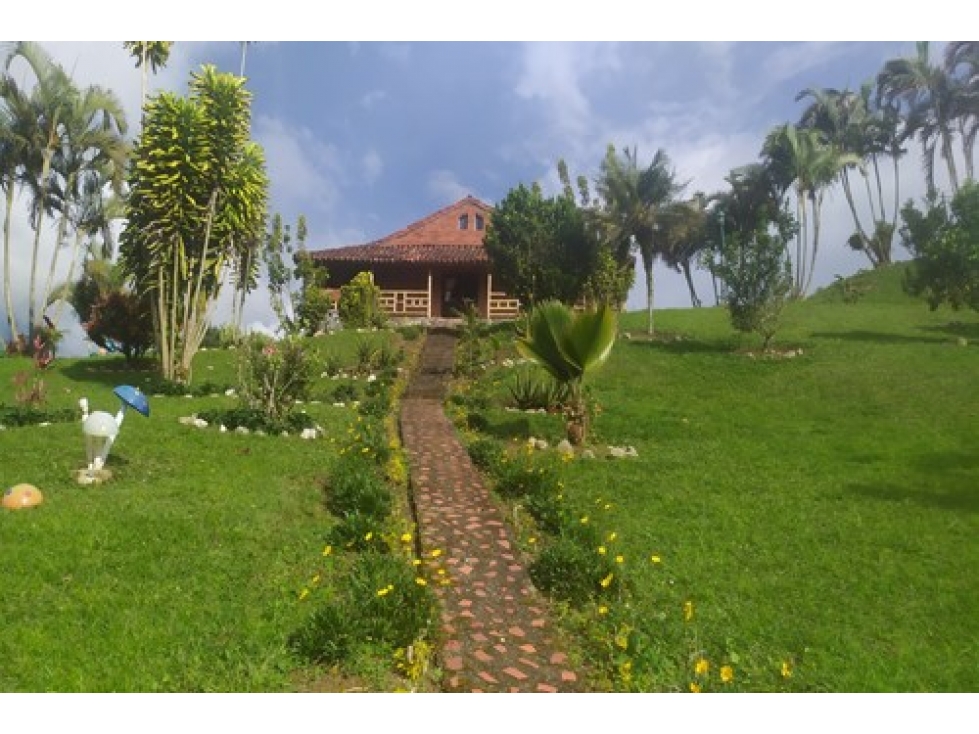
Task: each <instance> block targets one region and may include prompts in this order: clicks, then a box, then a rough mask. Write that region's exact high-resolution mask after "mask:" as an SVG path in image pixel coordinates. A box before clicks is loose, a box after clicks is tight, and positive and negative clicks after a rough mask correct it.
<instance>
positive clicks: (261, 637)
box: [0, 333, 363, 692]
mask: <svg viewBox="0 0 979 734" xmlns="http://www.w3.org/2000/svg"><path fill="white" fill-rule="evenodd" d="M357 338H359V337H357V336H356V335H354V334H352V333H351V334H343V335H338V336H333V337H328V338H323V339H321V340H317V342H316V344H317V348H318V349H319V350H320V351H321V352H322V353H324V354H325V353H327V352H334V353H337V354H338V356H341V357H342V359H343V361H344V363H346V364H349V363H351V362H352V361H356V360H355V357H354V349H355V343H356V339H357ZM234 364H235V362H234V352H231V351H226V350H212V351H206V352H203V353H201V354H200V355H199V357H198V358H197V360H196V361H195V371H196V375H197V381H198V382H204V381H212V382H214V383H215V384H217V385H223V384H234V375H235V370H234ZM29 366H30V361H29V360H26V359H19V358H18V359H12V358H4V359H0V403H6V404H7V405H10V404H11V403H12V402H13V389H12V378H13V376H14V375H15V374H16V373H18V372H20V371H21V370H24V369H27V368H29ZM122 366H123V363H122V360H121V358H92V359H81V360H67V359H65V360H56V361H55V363H54V365H53V366H52V367H51V368H49V370H47V371H46V372H45V374H44V379H45V380H46V382H47V387H48V395H49V399H48V407H51V408H57V407H73V406H75V405H76V404H77V400H78V398H79V397H81V396H86V397H87V398H88V399H89V402H90V404H91V409H92V410H108V411H110V412H113V413H114V412H115V411H116V409H117V407H118V404H119V403H118V400H117V399H116V398H115V397H114V396H113V394H112V387H113V386H115V385H118V384H133V385H137V386H139V385H142V384H144V383H145V381H146V380H147V378H148V374H149V373H146V372H127V371H125V370H122V369H121V368H122ZM362 383H363V381H361V384H362ZM336 384H338V383H337V382H335V381H332V380H329V379H317V381H316V386H315V388H314V394H313V396H311V397H312V398H315V399H318V400H320V402H319V403H318V404H305V405H304V406H303V408H304V409H306V410H308V411H309V412H310V414H312V415H313V416H314V417H315V418H316V420H317V422H318V423H319V424H320V425H321V426H322V427H323V428H324V429H325V431H326V434H327V438H323V439H319V440H316V441H306V440H302V439H300V438H298V437H288V438H284V437H279V436H276V437H272V436H265V437H258V436H253V435H250V436H240V435H235V434H233V433H227V434H221V433H219V432H218V430H217V429H215V428H213V427H209V428H207V429H197V428H193V427H188V426H185V425H181V424H180V423H179V422H178V418H179V417H181V416H188V415H191V414H192V413H195V412H197V411H199V410H203V409H204V408H207V407H215V406H225V407H228V408H230V407H233V406H234V405H235V404H236V402H235V399H234V398H231V397H225V396H224V395H223V394H221V395H220V396H219V397H201V398H194V399H190V398H185V397H182V396H178V397H156V396H152V395H151V396H150V398H149V401H150V408H151V414H150V417H149V418H144V417H143V416H140V415H139V414H137V413H135V412H133V411H130V412H128V413H127V417H126V419H125V421H124V423H123V426H122V429H121V431H120V433H119V437H118V439H117V441H116V443H115V445H114V447H113V449H112V452H111V454H110V455H109V459H108V463H107V467H108V468H109V469H110V470H111V471H112V472H113V478H112V480H111V481H110V482H108V483H107V484H104V485H102V486H89V487H84V486H80V485H78V484H76V483H75V481H74V479H73V477H72V473H73V471H74V470H76V469H78V468H81V467H82V466H83V465H84V464H85V448H84V441H83V437H82V433H81V427H80V422H75V423H62V424H53V425H50V426H46V427H37V426H33V427H22V428H8V429H7V430H3V431H0V457H2V461H0V487H3V488H4V489H5V488H7V487H10V486H12V485H14V484H17V483H20V482H29V483H31V484H34V485H36V486H37V487H38V488H40V489H41V491H42V492H43V494H44V497H45V502H44V504H42V505H41V506H40V507H37V508H35V509H28V510H18V511H7V510H3V511H0V551H2V558H3V572H2V573H0V619H2V629H3V634H0V690H3V691H93V692H97V691H146V692H151V691H288V690H296V689H297V688H301V687H302V686H303V685H306V684H307V683H309V684H312V681H311V679H312V678H314V677H315V676H317V675H318V672H317V671H313V670H309V669H306V668H304V666H303V665H302V664H301V663H300V662H299V661H297V660H296V659H295V658H294V657H293V656H292V655H291V654H290V652H289V650H288V649H287V637H288V635H289V634H290V633H292V632H293V631H294V630H295V629H296V628H297V626H298V625H299V623H300V621H301V620H302V619H303V618H304V617H305V615H306V613H307V611H308V609H307V608H306V606H304V605H303V604H300V603H298V602H297V598H298V594H299V593H300V591H301V589H302V588H303V587H304V586H305V585H306V584H308V579H309V578H310V576H311V575H312V574H313V573H314V572H316V571H317V570H318V568H319V565H320V564H321V562H322V557H321V551H322V549H323V537H324V533H325V529H326V528H327V527H328V525H329V520H328V517H327V512H326V510H325V508H324V506H323V480H324V477H325V476H326V475H327V474H328V472H329V470H330V467H331V465H332V463H333V461H334V459H335V453H336V449H335V448H334V446H333V444H331V442H330V440H329V437H330V436H342V435H344V434H345V431H346V429H347V427H348V426H349V425H351V424H352V423H353V422H354V421H355V420H356V412H355V411H354V410H352V409H351V408H350V407H346V408H335V407H333V405H332V403H333V400H332V398H331V397H330V391H331V390H332V389H333V388H334V387H335V386H336Z"/></svg>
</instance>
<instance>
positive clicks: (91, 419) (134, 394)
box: [78, 385, 150, 479]
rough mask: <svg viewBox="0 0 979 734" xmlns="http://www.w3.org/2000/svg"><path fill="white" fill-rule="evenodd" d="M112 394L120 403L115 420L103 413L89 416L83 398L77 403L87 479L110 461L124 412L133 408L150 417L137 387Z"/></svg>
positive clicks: (143, 397) (146, 405) (130, 387)
mask: <svg viewBox="0 0 979 734" xmlns="http://www.w3.org/2000/svg"><path fill="white" fill-rule="evenodd" d="M113 393H115V395H116V397H117V398H119V400H120V401H121V402H122V405H120V407H119V412H117V413H116V414H115V415H114V416H113V415H111V414H110V413H106V412H105V411H102V410H96V411H93V412H92V413H89V412H88V399H87V398H82V399H81V400H79V401H78V406H79V407H80V408H81V409H82V433H84V434H85V453H86V455H87V457H88V477H89V479H91V478H92V477H93V473H94V472H99V471H102V469H103V467H104V466H105V462H106V459H108V458H109V450H110V449H111V448H112V444H113V443H114V442H115V440H116V437H117V436H118V435H119V429H120V428H121V427H122V421H123V419H124V418H125V417H126V409H127V408H132V409H133V410H135V411H136V412H138V413H140V414H142V415H145V416H147V417H148V416H149V414H150V405H149V402H148V401H147V399H146V396H145V395H144V394H143V393H142V392H140V390H139V388H138V387H133V386H132V385H119V386H118V387H117V388H116V389H115V390H113Z"/></svg>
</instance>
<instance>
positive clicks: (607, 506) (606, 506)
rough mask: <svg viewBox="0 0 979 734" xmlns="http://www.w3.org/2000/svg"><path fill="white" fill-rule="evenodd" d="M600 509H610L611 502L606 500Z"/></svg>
mask: <svg viewBox="0 0 979 734" xmlns="http://www.w3.org/2000/svg"><path fill="white" fill-rule="evenodd" d="M602 509H604V510H611V509H612V503H611V502H606V503H605V504H604V505H603V507H602Z"/></svg>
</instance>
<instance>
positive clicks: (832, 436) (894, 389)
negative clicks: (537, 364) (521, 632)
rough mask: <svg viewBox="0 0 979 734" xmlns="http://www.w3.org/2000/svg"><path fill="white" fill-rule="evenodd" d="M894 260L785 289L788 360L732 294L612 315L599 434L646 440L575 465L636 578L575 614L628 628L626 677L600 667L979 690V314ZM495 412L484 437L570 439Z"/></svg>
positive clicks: (586, 627)
mask: <svg viewBox="0 0 979 734" xmlns="http://www.w3.org/2000/svg"><path fill="white" fill-rule="evenodd" d="M899 276H900V270H899V269H895V270H894V271H893V272H890V273H886V274H883V275H882V276H881V275H879V276H878V277H877V278H875V279H874V280H873V281H872V284H873V286H874V287H873V289H872V290H871V291H869V292H868V293H867V294H866V295H865V296H864V297H863V299H862V300H860V301H859V302H857V303H855V304H844V303H842V301H841V299H840V298H839V295H838V293H836V292H835V291H828V292H826V293H824V294H820V295H818V296H816V297H814V298H813V299H811V300H810V301H808V302H805V303H798V304H794V305H793V306H792V308H791V309H790V310H789V311H788V312H787V314H786V315H785V319H784V326H783V329H782V331H781V332H780V333H779V335H778V336H777V338H776V344H775V346H776V347H778V348H780V349H783V350H787V349H798V348H801V349H802V355H801V356H796V357H794V358H778V359H776V358H764V357H757V356H756V357H752V356H749V355H748V354H747V352H750V351H751V350H752V348H755V349H756V348H757V343H758V342H757V341H756V340H753V339H751V338H748V337H744V338H742V337H739V336H736V335H735V334H734V332H733V331H732V330H731V328H730V326H729V323H728V319H727V314H726V312H725V311H724V310H722V309H717V308H705V309H699V310H690V309H688V310H663V311H660V312H657V314H656V319H657V328H658V329H659V331H660V338H658V339H656V340H653V341H649V340H646V339H642V338H640V337H641V336H642V332H643V331H644V326H645V320H644V315H643V314H628V315H627V316H626V317H625V318H624V319H623V320H622V322H621V326H622V327H623V328H625V329H627V330H629V331H631V332H633V333H634V334H635V338H633V339H632V340H626V339H622V340H620V341H619V342H618V343H617V344H616V346H615V348H614V350H613V354H612V358H611V360H610V361H609V363H607V364H606V365H605V366H604V367H603V368H602V371H601V373H600V375H596V377H595V379H594V380H593V382H592V389H593V393H592V394H593V396H594V398H595V399H597V401H598V403H599V404H600V405H601V408H602V412H601V414H600V415H599V416H598V417H597V418H596V420H595V421H594V423H593V426H592V427H593V434H592V437H591V440H592V442H593V443H594V444H596V445H597V446H599V447H601V446H604V445H606V444H608V445H620V446H625V445H631V446H634V447H635V448H636V449H637V451H638V453H639V457H638V458H635V459H624V460H617V461H610V460H604V459H598V460H593V461H588V460H576V461H574V462H573V463H571V464H569V465H568V466H567V468H566V469H565V471H564V477H563V481H564V482H565V484H566V490H565V494H566V496H567V498H568V501H569V502H571V503H572V504H573V505H574V506H575V507H576V508H580V510H581V512H582V513H583V514H587V513H588V510H589V508H591V510H593V512H592V517H591V518H590V522H592V523H593V524H598V525H600V527H601V528H602V529H603V532H604V533H606V534H607V533H611V532H615V533H616V537H615V540H614V543H610V544H609V545H610V547H611V546H614V550H613V551H612V552H614V553H616V554H621V555H622V560H623V561H624V563H623V564H622V571H623V573H624V574H625V575H627V577H628V578H629V583H630V586H631V593H630V594H629V597H628V600H623V601H622V602H621V604H623V605H624V604H626V603H628V608H627V609H621V608H620V609H616V608H615V605H614V604H613V605H612V610H611V611H610V612H606V613H604V614H601V613H600V612H599V611H597V610H596V609H583V610H579V611H578V612H577V613H573V614H572V613H569V615H568V619H567V622H568V624H569V626H572V627H573V629H575V630H576V631H577V632H578V634H579V635H581V636H582V639H591V638H594V639H595V641H596V643H595V644H594V645H593V646H592V647H593V649H592V654H593V655H594V656H595V657H596V658H601V657H602V656H603V655H605V654H606V652H607V650H608V649H610V648H611V649H612V652H615V649H614V648H615V645H614V644H611V643H610V642H609V638H610V637H611V636H612V634H613V633H614V632H615V631H616V630H620V631H621V630H622V629H623V628H625V626H628V627H630V628H634V629H635V630H637V632H636V633H635V634H634V635H633V642H632V643H630V645H631V646H630V649H631V650H632V653H631V655H632V662H631V665H632V668H631V670H630V672H629V674H628V675H626V676H621V675H619V676H616V675H615V674H614V673H613V674H609V676H607V677H611V678H613V680H612V681H611V682H610V683H609V682H608V681H603V684H605V685H611V686H612V687H613V688H615V689H619V690H622V689H639V690H687V689H688V687H689V685H690V683H694V682H696V683H698V684H700V685H702V687H703V688H704V689H705V690H707V689H710V690H718V689H725V688H726V689H730V690H745V691H769V690H790V691H975V690H979V666H977V665H976V659H977V657H979V576H977V574H976V568H979V317H977V314H975V313H972V312H962V313H956V312H952V311H948V310H940V311H937V312H934V313H932V312H929V310H928V309H927V307H926V306H925V305H923V304H922V303H920V302H912V301H910V300H908V299H907V298H906V297H905V296H904V295H903V294H902V293H901V291H900V280H899ZM665 337H672V338H665ZM676 337H680V338H679V339H676ZM961 340H965V342H963V341H961ZM508 379H509V378H508V376H507V370H500V371H498V372H496V373H491V374H490V375H489V376H488V377H487V379H486V380H484V381H483V383H482V384H483V385H484V386H486V385H488V384H491V382H492V381H494V380H496V381H501V383H505V382H506V381H507V380H508ZM495 394H496V395H497V396H499V397H504V398H505V395H506V393H505V391H503V390H500V389H497V390H496V392H495ZM487 417H488V418H489V422H490V427H489V429H488V432H489V433H490V435H497V436H506V437H510V436H513V435H516V436H520V435H521V434H522V435H524V436H526V434H527V432H533V433H535V435H537V436H543V437H544V438H547V439H548V440H550V441H551V442H554V441H557V440H559V439H560V438H561V437H562V430H563V428H562V425H561V420H560V419H559V418H558V417H557V416H532V417H524V416H521V417H519V418H515V417H514V414H513V413H508V412H503V411H502V410H501V409H500V404H499V403H497V404H496V407H494V408H492V409H490V410H489V411H487ZM552 445H553V443H552ZM606 505H608V506H609V509H604V508H605V507H606ZM653 555H656V556H658V557H659V558H660V559H661V560H660V562H658V563H654V562H652V561H651V560H650V559H651V556H653ZM688 601H689V602H692V609H693V617H692V619H690V620H689V621H684V619H683V608H684V604H685V602H688ZM616 625H619V626H618V627H617V626H616ZM612 657H614V655H613V656H612ZM620 657H621V656H620ZM700 658H703V659H705V660H706V661H707V662H708V663H709V664H710V666H711V668H710V673H709V674H708V675H706V676H697V675H695V673H694V671H693V667H694V664H695V662H696V661H697V660H698V659H700ZM783 663H787V665H788V672H791V676H783V674H782V664H783ZM725 664H727V665H730V666H731V669H732V671H733V673H734V679H733V681H731V682H730V683H727V684H722V683H721V682H720V681H719V680H718V678H717V671H719V669H720V666H722V665H725Z"/></svg>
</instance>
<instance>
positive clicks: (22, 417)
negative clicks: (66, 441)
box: [0, 405, 78, 428]
mask: <svg viewBox="0 0 979 734" xmlns="http://www.w3.org/2000/svg"><path fill="white" fill-rule="evenodd" d="M77 419H78V413H77V411H75V410H72V409H71V408H59V409H56V410H51V409H43V408H38V407H36V406H31V405H14V406H10V405H0V426H6V427H7V428H13V427H15V426H36V425H37V424H39V423H71V422H73V421H75V420H77Z"/></svg>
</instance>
